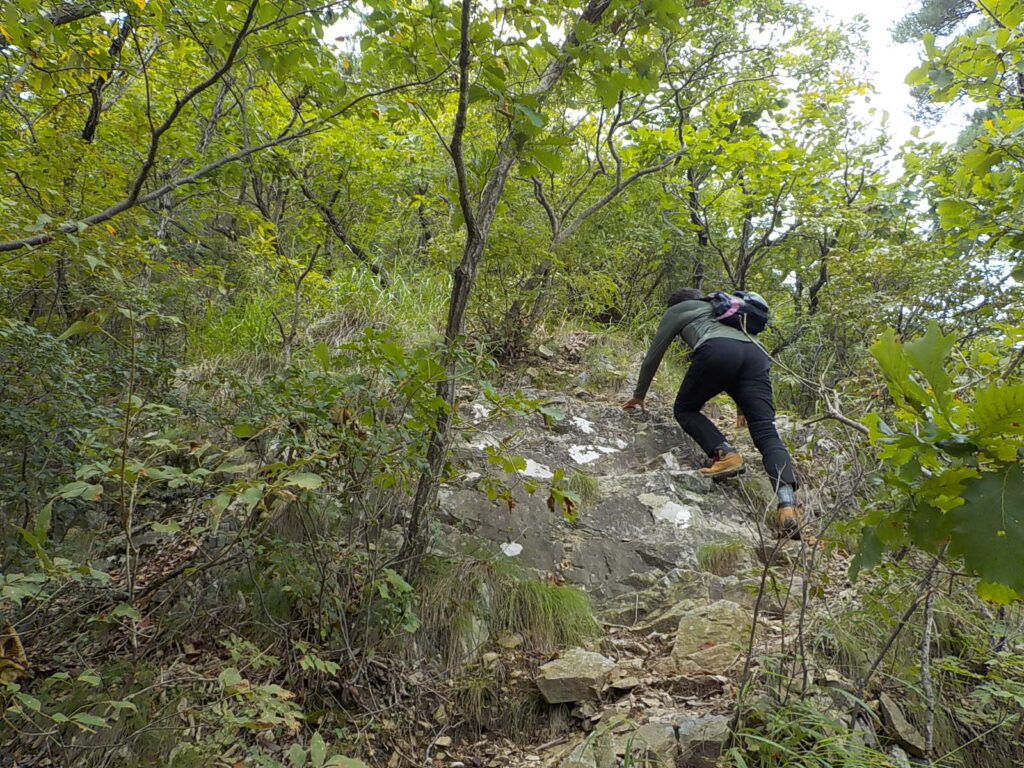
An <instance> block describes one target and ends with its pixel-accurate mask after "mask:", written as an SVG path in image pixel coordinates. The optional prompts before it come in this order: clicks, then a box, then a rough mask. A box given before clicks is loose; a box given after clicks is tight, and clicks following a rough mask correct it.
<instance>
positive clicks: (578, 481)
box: [569, 472, 601, 509]
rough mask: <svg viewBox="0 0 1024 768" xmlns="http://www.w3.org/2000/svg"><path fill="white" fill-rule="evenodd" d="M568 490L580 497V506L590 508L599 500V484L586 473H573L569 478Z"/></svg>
mask: <svg viewBox="0 0 1024 768" xmlns="http://www.w3.org/2000/svg"><path fill="white" fill-rule="evenodd" d="M569 490H570V491H572V492H573V493H575V494H576V495H577V496H579V497H580V505H581V506H582V507H583V508H584V509H586V508H588V507H592V506H593V505H594V504H596V503H597V501H598V499H600V498H601V484H600V483H599V482H598V481H597V478H596V477H594V476H593V475H588V474H587V473H586V472H573V473H572V474H571V475H570V476H569Z"/></svg>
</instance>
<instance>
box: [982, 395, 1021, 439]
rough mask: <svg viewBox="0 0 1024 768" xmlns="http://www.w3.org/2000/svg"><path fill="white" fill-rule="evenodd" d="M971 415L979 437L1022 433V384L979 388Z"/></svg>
mask: <svg viewBox="0 0 1024 768" xmlns="http://www.w3.org/2000/svg"><path fill="white" fill-rule="evenodd" d="M971 417H972V420H973V421H974V428H975V429H976V430H977V436H978V437H979V438H986V437H992V436H993V435H1003V434H1008V433H1014V434H1018V435H1020V434H1024V429H1022V425H1024V384H1012V385H1009V386H1006V385H1001V384H994V385H992V386H989V387H985V388H983V389H979V390H978V391H977V392H976V393H975V396H974V407H973V408H972V409H971Z"/></svg>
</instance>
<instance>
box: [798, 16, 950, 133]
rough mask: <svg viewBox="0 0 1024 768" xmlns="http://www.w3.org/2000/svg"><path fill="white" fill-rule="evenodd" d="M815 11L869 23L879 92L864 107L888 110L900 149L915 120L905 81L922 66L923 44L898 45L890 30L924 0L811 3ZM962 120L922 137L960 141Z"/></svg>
mask: <svg viewBox="0 0 1024 768" xmlns="http://www.w3.org/2000/svg"><path fill="white" fill-rule="evenodd" d="M807 4H808V5H809V6H811V7H812V8H820V9H822V10H823V11H824V12H825V13H826V14H828V15H830V16H831V17H833V18H834V19H836V20H837V21H839V20H842V21H848V20H851V19H853V18H854V17H855V16H857V15H858V14H862V15H863V16H864V17H865V18H866V19H867V22H868V30H867V33H866V38H867V42H868V44H869V45H870V46H871V52H870V55H869V59H868V68H869V71H870V72H871V75H870V79H871V82H872V83H873V84H874V86H875V89H876V90H877V91H878V92H877V93H875V94H873V95H872V96H871V100H870V103H868V104H865V105H864V111H865V114H866V111H867V109H868V108H870V107H875V108H877V109H878V110H886V111H887V112H888V113H889V126H888V130H889V135H890V136H892V138H893V141H892V146H893V147H894V148H895V147H898V146H899V145H900V144H902V143H903V142H904V141H906V140H907V139H909V138H910V129H911V128H912V127H913V126H914V119H913V118H912V117H911V116H910V115H909V114H908V113H907V110H908V107H909V106H910V105H911V103H912V101H913V100H912V99H911V97H910V87H909V86H908V85H906V83H905V82H904V80H905V79H906V77H907V73H908V72H910V70H912V69H913V68H914V67H916V66H917V65H918V62H919V61H920V57H921V52H922V50H923V45H922V44H921V43H919V42H918V43H905V44H900V43H896V42H894V41H893V39H892V35H891V33H890V31H889V30H890V29H891V28H892V26H893V24H895V23H896V22H897V21H898V20H899V19H900V18H902V17H903V16H904V15H906V13H907V12H908V11H909V10H911V9H913V8H916V7H919V6H920V0H807ZM880 119H881V117H880V115H876V116H875V117H874V118H872V120H873V121H874V122H875V124H876V125H877V121H879V120H880ZM961 123H962V121H961V120H959V119H956V118H953V117H950V118H949V119H947V120H944V121H943V123H942V124H941V125H938V126H933V127H925V126H922V127H921V135H922V136H925V135H928V134H929V133H930V134H932V138H934V139H937V140H943V141H953V140H954V139H956V136H957V133H958V132H959V129H960V125H961Z"/></svg>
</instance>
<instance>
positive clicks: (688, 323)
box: [633, 299, 756, 400]
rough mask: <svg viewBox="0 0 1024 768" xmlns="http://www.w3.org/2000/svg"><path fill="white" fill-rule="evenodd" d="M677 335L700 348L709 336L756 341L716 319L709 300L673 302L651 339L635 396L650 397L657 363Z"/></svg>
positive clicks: (692, 346)
mask: <svg viewBox="0 0 1024 768" xmlns="http://www.w3.org/2000/svg"><path fill="white" fill-rule="evenodd" d="M676 336H679V337H680V338H681V339H682V340H683V341H684V342H686V344H687V346H689V347H690V348H691V349H697V347H699V346H700V345H701V344H703V343H704V342H705V341H707V340H708V339H737V340H738V341H746V342H750V343H756V342H754V340H753V339H752V338H751V337H750V336H748V335H747V334H745V333H744V332H743V331H741V330H739V329H738V328H733V327H731V326H728V325H725V324H724V323H720V322H718V321H717V320H715V315H714V312H712V310H711V304H710V302H707V301H703V300H701V299H690V300H688V301H680V302H679V303H678V304H673V305H672V306H671V307H669V308H668V309H667V310H666V312H665V314H664V315H662V317H661V323H660V324H659V325H658V332H657V333H655V334H654V341H652V342H651V346H650V349H648V350H647V356H646V357H645V358H644V362H643V364H642V365H641V366H640V377H639V379H637V382H636V389H635V390H634V391H633V397H636V398H640V399H641V400H642V399H643V398H644V397H646V396H647V389H648V388H649V387H650V386H651V380H652V379H653V378H654V374H655V373H656V372H657V371H658V366H659V365H661V358H663V357H664V356H665V351H666V350H667V349H668V347H669V344H671V343H672V339H674V338H675V337H676Z"/></svg>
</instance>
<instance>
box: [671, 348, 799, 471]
mask: <svg viewBox="0 0 1024 768" xmlns="http://www.w3.org/2000/svg"><path fill="white" fill-rule="evenodd" d="M770 368H771V360H769V359H768V355H767V354H765V351H764V350H763V349H761V348H760V347H759V346H758V345H757V344H754V343H752V342H749V341H739V340H738V339H708V340H707V341H705V342H704V343H703V344H701V345H700V346H699V347H697V349H696V350H695V351H694V353H693V355H691V357H690V368H689V370H687V372H686V376H684V377H683V383H682V384H681V385H680V386H679V394H678V395H677V396H676V403H675V408H674V409H673V412H674V414H675V417H676V421H678V422H679V426H681V427H682V428H683V431H684V432H686V434H688V435H689V436H690V437H692V438H693V439H694V440H696V441H697V442H698V443H699V444H700V447H701V448H703V449H704V452H705V453H707V454H708V455H709V456H710V455H712V454H713V452H714V450H715V449H716V448H717V447H718V446H720V445H721V444H722V443H724V442H726V439H725V435H723V434H722V432H721V430H719V429H718V427H716V426H715V425H714V424H713V423H712V422H711V420H710V419H709V418H708V417H707V416H705V415H704V414H702V413H701V412H700V409H701V408H703V407H704V404H705V403H706V402H707V401H708V400H710V399H711V398H712V397H714V396H715V395H717V394H718V393H720V392H725V393H726V394H728V395H729V397H731V398H732V399H733V400H735V401H736V405H737V406H739V409H740V410H741V411H742V412H743V415H744V416H746V417H747V428H748V429H749V430H750V437H751V438H752V439H753V441H754V445H755V446H757V450H759V451H760V452H761V459H762V461H763V462H764V469H765V472H767V473H768V477H770V478H771V480H772V483H773V484H774V485H776V486H777V485H778V484H779V483H785V484H786V485H791V486H793V487H794V488H795V487H796V484H797V483H796V475H795V474H794V473H793V460H792V459H791V458H790V456H789V451H787V450H786V446H785V445H783V443H782V440H781V439H780V438H779V433H778V431H777V430H776V429H775V403H774V402H773V401H772V382H771V379H770V378H769V375H768V374H769V370H770Z"/></svg>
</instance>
